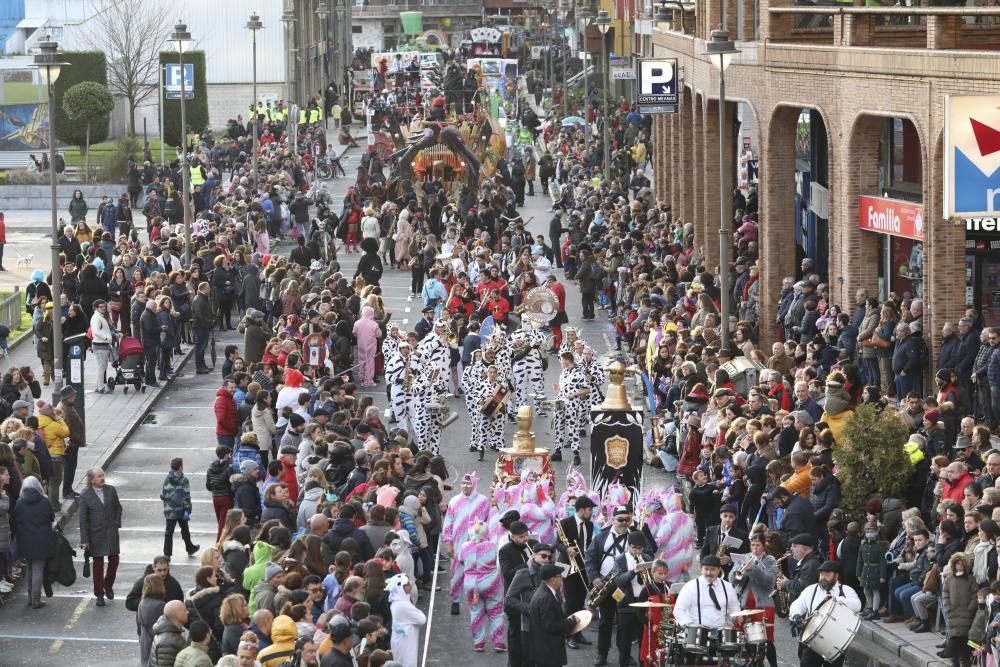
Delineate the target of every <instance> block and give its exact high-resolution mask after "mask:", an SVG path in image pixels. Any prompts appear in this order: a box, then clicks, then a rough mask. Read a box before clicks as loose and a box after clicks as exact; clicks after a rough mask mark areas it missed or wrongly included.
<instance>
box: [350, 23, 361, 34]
mask: <svg viewBox="0 0 1000 667" xmlns="http://www.w3.org/2000/svg"><path fill="white" fill-rule="evenodd" d="M351 33H352V34H355V35H360V34H361V26H359V25H352V26H351Z"/></svg>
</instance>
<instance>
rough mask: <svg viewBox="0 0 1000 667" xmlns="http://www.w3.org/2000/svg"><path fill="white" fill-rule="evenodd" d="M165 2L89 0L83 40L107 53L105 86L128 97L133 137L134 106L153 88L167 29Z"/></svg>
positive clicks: (119, 94) (158, 70) (116, 93)
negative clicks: (89, 12) (90, 14)
mask: <svg viewBox="0 0 1000 667" xmlns="http://www.w3.org/2000/svg"><path fill="white" fill-rule="evenodd" d="M167 5H168V3H163V2H159V1H158V0H112V1H111V2H109V3H103V2H102V3H100V4H98V2H97V1H96V0H95V1H94V2H93V3H92V6H93V9H94V16H93V18H92V19H91V20H90V22H89V25H88V29H87V31H86V33H85V41H86V43H87V44H88V45H89V46H90V48H92V49H94V50H96V51H103V52H104V54H105V56H106V57H107V61H108V88H110V89H111V92H113V93H114V94H115V95H116V96H118V97H124V98H125V99H126V100H128V106H129V124H128V127H129V134H131V135H132V136H133V137H134V136H135V110H136V108H137V107H138V106H139V105H140V104H141V103H142V102H143V101H144V100H145V99H146V98H147V97H149V96H150V95H152V94H153V93H154V92H155V91H156V90H157V86H156V81H157V78H156V77H158V76H159V72H160V51H162V50H163V45H164V43H165V42H166V40H167V36H168V35H169V33H170V20H169V18H168V15H169V14H168V11H169V10H168V8H167Z"/></svg>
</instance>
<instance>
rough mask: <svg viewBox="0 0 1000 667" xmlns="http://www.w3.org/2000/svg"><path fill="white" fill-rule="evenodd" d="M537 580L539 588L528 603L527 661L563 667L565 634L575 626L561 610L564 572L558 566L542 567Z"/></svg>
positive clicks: (539, 665)
mask: <svg viewBox="0 0 1000 667" xmlns="http://www.w3.org/2000/svg"><path fill="white" fill-rule="evenodd" d="M539 578H540V579H541V580H542V585H541V586H539V587H538V589H537V590H536V591H535V593H534V595H532V596H531V603H530V604H529V615H530V617H531V626H530V631H529V634H528V660H529V661H530V662H531V664H532V665H535V667H562V665H565V664H566V662H567V658H566V642H565V638H566V633H568V632H569V631H570V630H571V629H572V628H573V625H574V621H573V619H571V618H567V616H566V613H565V611H564V610H563V598H562V593H561V592H560V589H561V587H562V578H563V570H562V568H560V567H559V566H558V565H544V566H542V569H541V571H540V572H539Z"/></svg>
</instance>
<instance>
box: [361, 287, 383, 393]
mask: <svg viewBox="0 0 1000 667" xmlns="http://www.w3.org/2000/svg"><path fill="white" fill-rule="evenodd" d="M381 335H382V332H381V331H380V330H379V328H378V322H376V321H375V309H373V308H372V307H371V306H365V307H364V308H362V309H361V319H359V320H358V321H357V322H355V323H354V337H355V338H357V339H358V375H359V376H361V386H362V387H370V386H373V385H374V384H375V354H376V352H378V339H379V336H381Z"/></svg>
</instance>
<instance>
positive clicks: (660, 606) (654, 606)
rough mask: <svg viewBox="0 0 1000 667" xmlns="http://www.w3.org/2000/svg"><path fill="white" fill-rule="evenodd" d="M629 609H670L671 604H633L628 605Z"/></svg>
mask: <svg viewBox="0 0 1000 667" xmlns="http://www.w3.org/2000/svg"><path fill="white" fill-rule="evenodd" d="M629 606H630V607H638V608H639V609H663V608H666V609H672V608H673V605H672V604H667V603H665V602H633V603H632V604H630V605H629Z"/></svg>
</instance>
